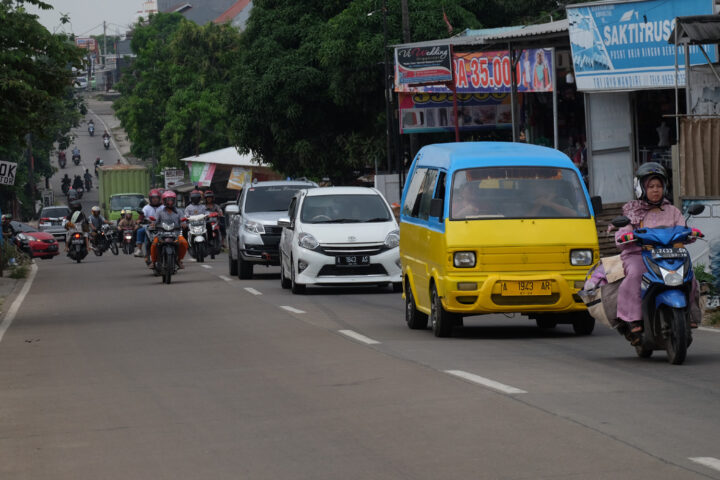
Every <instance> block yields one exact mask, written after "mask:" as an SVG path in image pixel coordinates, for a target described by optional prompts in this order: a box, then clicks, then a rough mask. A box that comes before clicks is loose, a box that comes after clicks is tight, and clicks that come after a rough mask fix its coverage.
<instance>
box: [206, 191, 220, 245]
mask: <svg viewBox="0 0 720 480" xmlns="http://www.w3.org/2000/svg"><path fill="white" fill-rule="evenodd" d="M205 210H207V212H206V213H217V214H218V222H220V245H222V246H225V216H224V215H223V211H222V208H220V205H218V204H216V203H215V193H213V191H212V190H206V191H205Z"/></svg>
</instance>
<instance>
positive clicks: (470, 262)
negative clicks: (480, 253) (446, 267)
mask: <svg viewBox="0 0 720 480" xmlns="http://www.w3.org/2000/svg"><path fill="white" fill-rule="evenodd" d="M453 265H455V266H456V267H457V268H472V267H474V266H475V252H455V254H454V255H453Z"/></svg>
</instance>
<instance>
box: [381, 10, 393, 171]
mask: <svg viewBox="0 0 720 480" xmlns="http://www.w3.org/2000/svg"><path fill="white" fill-rule="evenodd" d="M387 14H388V11H387V0H385V2H384V3H383V64H384V67H385V68H384V70H385V78H384V81H383V93H384V95H385V118H386V121H385V139H386V146H385V148H386V151H387V172H388V173H390V172H391V171H392V157H393V155H392V139H391V135H392V132H393V128H392V121H393V119H392V108H391V106H390V103H391V102H392V90H390V87H389V83H390V60H389V59H388V29H387Z"/></svg>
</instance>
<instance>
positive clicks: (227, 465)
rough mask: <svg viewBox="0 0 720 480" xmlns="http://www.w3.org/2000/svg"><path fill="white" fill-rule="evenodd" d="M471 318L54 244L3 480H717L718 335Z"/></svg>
mask: <svg viewBox="0 0 720 480" xmlns="http://www.w3.org/2000/svg"><path fill="white" fill-rule="evenodd" d="M95 139H97V143H98V145H99V147H100V148H101V149H102V142H101V139H100V138H99V137H95ZM95 139H93V140H92V141H90V143H88V144H87V145H88V146H87V147H84V146H83V145H84V144H83V142H84V141H86V140H88V139H84V138H82V137H81V138H80V139H79V140H78V142H79V143H80V148H81V150H83V153H84V149H85V148H88V149H90V148H91V147H92V144H93V143H92V142H93V141H95ZM90 158H94V157H87V158H86V159H85V161H89V159H90ZM92 193H93V192H91V194H92ZM11 300H12V299H9V300H8V301H11ZM465 325H466V326H465V327H464V328H460V329H457V330H456V331H455V332H454V333H455V335H454V336H453V337H452V338H448V339H438V338H434V337H433V336H432V334H431V333H430V331H429V330H428V331H412V330H409V329H408V328H407V327H406V326H405V324H404V317H403V301H402V298H401V295H399V294H393V293H391V292H390V289H389V288H385V289H380V288H375V287H373V288H316V289H312V288H311V289H308V293H307V294H306V295H292V294H291V293H290V292H289V291H287V290H283V289H281V288H280V280H279V275H278V269H277V268H264V267H262V268H256V275H255V278H254V279H252V280H238V279H237V278H230V277H229V274H228V267H227V257H226V256H225V255H221V256H219V257H218V258H217V259H215V260H210V261H208V262H207V263H206V264H204V265H203V264H198V263H195V262H191V261H187V262H186V269H185V270H182V271H180V272H179V273H178V275H176V276H175V277H173V283H172V284H171V285H163V284H162V283H161V280H160V278H159V277H154V276H153V275H152V274H151V273H150V272H149V270H147V269H146V268H145V267H144V264H143V262H142V261H141V260H140V259H136V258H134V257H130V256H125V255H123V254H122V253H121V254H120V255H119V256H112V255H110V254H109V253H106V254H105V255H103V256H102V257H95V256H89V257H87V260H86V261H85V262H83V263H82V264H75V263H73V262H71V261H70V260H69V259H68V258H67V257H65V256H64V255H60V256H58V257H57V258H55V259H53V260H51V261H46V262H41V263H40V265H39V270H38V273H37V276H36V278H35V280H34V283H33V285H32V288H31V289H30V291H29V294H28V296H27V297H26V298H25V300H24V302H23V304H22V307H21V308H20V310H19V311H18V314H17V316H16V317H15V319H14V322H13V324H12V325H11V326H10V328H9V329H8V330H7V332H6V333H5V336H4V338H3V339H2V341H1V342H0V365H2V366H3V368H2V369H0V478H2V479H6V478H7V479H16V478H17V479H45V478H50V479H98V478H102V479H128V478H132V479H179V478H180V479H185V478H187V479H225V478H227V479H237V478H243V479H313V480H315V479H338V478H343V479H441V478H442V479H470V478H480V479H538V478H544V479H558V478H563V479H686V478H687V479H691V478H720V470H716V469H713V468H711V467H708V466H704V465H703V464H701V463H698V461H694V460H691V459H692V458H698V457H702V458H705V459H706V460H704V462H705V463H706V464H712V459H719V458H720V443H719V442H718V433H717V432H718V431H720V417H719V416H718V413H717V412H718V407H719V406H720V405H719V403H720V402H719V401H718V394H719V393H720V382H719V380H720V378H719V377H720V369H719V368H718V366H720V333H717V332H714V331H707V330H701V331H696V332H695V341H694V343H693V345H692V346H691V348H690V351H689V354H688V359H687V361H686V362H685V364H684V365H682V366H672V365H669V364H668V363H667V362H666V359H665V354H664V352H656V353H655V355H654V356H653V357H652V358H651V359H640V358H637V357H636V356H635V353H634V350H633V349H631V347H630V346H629V345H628V344H627V342H626V341H625V340H624V339H623V338H622V337H620V336H619V335H617V334H616V333H615V332H612V331H610V330H608V329H605V328H604V327H602V326H598V327H597V328H596V331H595V333H594V334H593V335H592V336H588V337H578V336H575V335H574V334H573V333H572V329H571V328H570V327H569V326H559V327H558V328H556V329H554V330H549V331H548V330H539V329H537V328H536V327H535V326H534V323H532V322H530V321H529V320H527V319H524V318H521V317H516V318H508V317H506V316H503V315H491V316H486V317H474V318H469V319H466V320H465ZM448 372H451V373H448ZM473 375H474V376H473ZM461 377H462V378H461ZM491 382H497V383H491ZM707 459H710V460H707ZM719 464H720V461H719Z"/></svg>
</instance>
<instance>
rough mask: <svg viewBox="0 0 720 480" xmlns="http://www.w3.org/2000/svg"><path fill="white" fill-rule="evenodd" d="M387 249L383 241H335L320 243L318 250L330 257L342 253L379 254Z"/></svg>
mask: <svg viewBox="0 0 720 480" xmlns="http://www.w3.org/2000/svg"><path fill="white" fill-rule="evenodd" d="M383 250H386V247H385V244H382V243H339V244H337V243H334V244H325V245H320V246H319V247H318V248H317V249H316V251H317V252H318V253H323V254H325V255H328V256H330V257H337V256H342V255H377V254H378V253H380V252H382V251H383Z"/></svg>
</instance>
